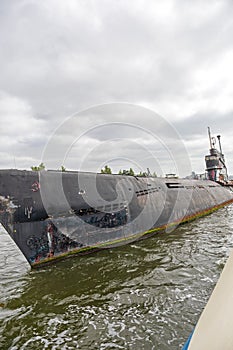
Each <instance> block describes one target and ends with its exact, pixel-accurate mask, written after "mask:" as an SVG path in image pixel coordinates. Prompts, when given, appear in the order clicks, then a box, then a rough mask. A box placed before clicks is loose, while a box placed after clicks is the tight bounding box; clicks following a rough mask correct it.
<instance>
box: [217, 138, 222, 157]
mask: <svg viewBox="0 0 233 350" xmlns="http://www.w3.org/2000/svg"><path fill="white" fill-rule="evenodd" d="M220 137H221V136H220V135H218V136H217V139H218V143H219V150H220V153H221V155H222V156H223V154H222V145H221V141H220Z"/></svg>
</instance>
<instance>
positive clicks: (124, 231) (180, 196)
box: [0, 128, 233, 268]
mask: <svg viewBox="0 0 233 350" xmlns="http://www.w3.org/2000/svg"><path fill="white" fill-rule="evenodd" d="M208 134H209V142H210V151H209V154H208V155H206V156H205V162H206V176H205V179H180V178H177V177H165V178H159V177H151V176H147V177H137V176H126V175H114V174H101V173H91V172H80V171H56V170H41V171H29V170H17V169H3V170H0V222H1V224H2V225H3V227H4V228H5V230H6V231H7V233H8V234H9V235H10V237H11V238H12V240H13V241H14V242H15V244H16V245H17V246H18V248H19V249H20V251H21V252H22V253H23V255H24V256H25V258H26V260H27V261H28V263H29V264H30V266H31V267H32V268H36V267H40V266H44V265H47V264H49V263H52V262H55V261H57V260H58V259H65V258H68V257H71V256H74V255H80V254H81V255H83V254H87V253H91V252H94V251H97V250H100V249H106V248H111V247H115V246H119V245H122V244H126V243H130V242H133V241H135V240H140V239H144V238H147V237H149V236H151V235H154V234H155V233H157V232H160V231H166V232H170V231H172V230H174V229H175V228H176V227H177V226H178V225H180V224H182V223H186V222H189V221H191V220H194V219H196V218H199V217H202V216H204V215H207V214H210V213H212V212H214V211H215V210H217V209H219V208H221V207H223V206H225V205H229V204H230V203H232V202H233V183H232V181H230V180H229V179H228V173H227V167H226V163H225V158H224V155H223V153H222V147H221V141H220V136H217V139H218V141H219V147H218V149H217V147H216V139H215V138H214V137H212V136H211V133H210V129H209V128H208Z"/></svg>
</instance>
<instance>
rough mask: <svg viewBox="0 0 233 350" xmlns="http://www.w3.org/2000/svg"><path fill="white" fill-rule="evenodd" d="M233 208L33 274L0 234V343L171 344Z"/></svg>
mask: <svg viewBox="0 0 233 350" xmlns="http://www.w3.org/2000/svg"><path fill="white" fill-rule="evenodd" d="M232 227H233V206H229V207H227V208H223V209H221V210H219V211H218V212H217V213H215V214H213V215H210V216H208V217H205V218H202V219H200V220H197V221H195V222H192V223H190V224H187V225H183V226H181V227H179V228H178V229H177V230H175V231H174V232H171V233H170V234H159V235H157V236H154V237H152V238H149V239H147V240H144V241H141V242H137V243H132V244H131V245H128V246H122V247H118V248H115V249H112V250H106V251H102V252H99V253H97V254H93V255H90V256H85V257H79V258H74V259H70V260H67V261H64V262H60V263H57V264H56V265H55V266H49V267H48V268H44V269H41V270H38V271H29V267H28V264H27V263H26V262H25V260H24V258H23V257H22V255H20V254H19V252H18V250H17V248H16V247H15V246H14V244H13V243H12V242H11V241H10V239H9V237H8V236H7V234H6V233H4V231H3V229H1V231H0V240H1V255H0V280H1V284H0V348H1V349H3V350H5V349H11V350H21V349H26V350H28V349H29V350H30V349H54V350H55V349H63V350H64V349H103V350H104V349H156V350H158V349H159V350H165V349H169V350H170V349H174V350H175V349H178V348H180V346H181V344H183V343H184V341H185V340H186V338H187V337H188V334H189V333H190V331H191V330H192V328H193V327H194V325H195V324H196V322H197V320H198V318H199V315H200V313H201V311H202V309H203V308H204V306H205V304H206V302H207V300H208V298H209V296H210V294H211V291H212V290H213V288H214V285H215V283H216V281H217V279H218V277H219V275H220V273H221V270H222V268H223V266H224V264H225V262H226V259H227V257H228V256H229V252H230V249H231V248H232V246H233V236H232Z"/></svg>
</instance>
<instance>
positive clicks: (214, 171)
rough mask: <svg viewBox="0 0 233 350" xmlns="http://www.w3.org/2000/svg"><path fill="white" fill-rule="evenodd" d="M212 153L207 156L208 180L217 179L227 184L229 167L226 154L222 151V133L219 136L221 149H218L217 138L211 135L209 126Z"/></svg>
mask: <svg viewBox="0 0 233 350" xmlns="http://www.w3.org/2000/svg"><path fill="white" fill-rule="evenodd" d="M208 134H209V141H210V154H208V155H207V156H205V162H206V171H207V177H208V180H211V181H216V182H219V183H221V184H225V183H226V182H227V181H228V175H227V167H226V164H225V159H224V154H223V153H222V146H221V141H220V135H218V136H217V139H218V142H219V150H217V149H216V147H215V144H216V138H215V137H212V136H211V132H210V128H209V127H208Z"/></svg>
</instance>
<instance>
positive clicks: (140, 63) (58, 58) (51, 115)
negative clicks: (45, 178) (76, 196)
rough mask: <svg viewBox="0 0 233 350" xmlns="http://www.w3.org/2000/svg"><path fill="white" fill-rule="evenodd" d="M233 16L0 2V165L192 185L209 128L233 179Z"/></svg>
mask: <svg viewBox="0 0 233 350" xmlns="http://www.w3.org/2000/svg"><path fill="white" fill-rule="evenodd" d="M232 15H233V3H232V1H230V0H229V1H227V0H218V1H215V0H212V1H202V0H200V1H198V0H196V1H187V0H173V1H172V0H161V1H159V0H156V1H155V0H131V1H130V0H96V1H91V0H69V1H64V0H42V1H36V0H11V1H9V0H1V1H0V121H1V127H0V137H1V149H0V168H13V167H15V166H16V167H17V168H22V169H29V168H30V166H31V165H38V164H39V163H40V162H41V160H43V161H45V163H46V165H47V166H48V167H50V165H51V166H54V167H59V164H60V165H61V164H64V165H65V166H66V167H67V168H69V169H82V170H94V171H95V170H99V169H100V168H101V167H102V166H103V165H104V164H106V163H108V164H110V165H111V166H112V168H113V169H114V170H115V171H117V170H118V169H119V168H125V167H127V166H133V167H135V168H136V169H139V170H146V168H147V167H149V168H150V169H151V172H153V171H156V172H157V173H158V174H159V175H160V174H161V175H162V174H164V173H166V172H178V173H179V174H180V175H181V176H183V175H187V172H189V170H195V171H196V172H203V170H204V162H203V157H204V155H205V154H206V153H207V152H208V147H209V143H208V138H207V126H210V127H211V129H212V132H213V133H214V134H221V135H222V146H223V150H224V153H225V156H226V158H227V164H228V168H229V172H230V173H232V174H233V145H232V141H231V140H232V137H231V134H232V126H233V98H232V96H233V64H232V62H233V40H232V38H233V20H232V18H233V17H232ZM108 123H109V125H108ZM114 123H115V124H114ZM143 128H144V130H143V131H142V129H143ZM140 130H141V132H140ZM51 140H52V141H51ZM51 144H52V146H53V153H51V152H50V146H51ZM48 149H49V152H47V150H48ZM51 155H52V157H53V159H54V164H52V162H51V157H50V156H51ZM49 157H50V159H49ZM55 159H56V161H55ZM181 159H182V161H181ZM186 161H187V163H189V165H188V166H187V167H186V168H185V166H184V164H183V163H184V162H185V163H186ZM182 162H183V163H182ZM181 169H183V173H182V171H181Z"/></svg>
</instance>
